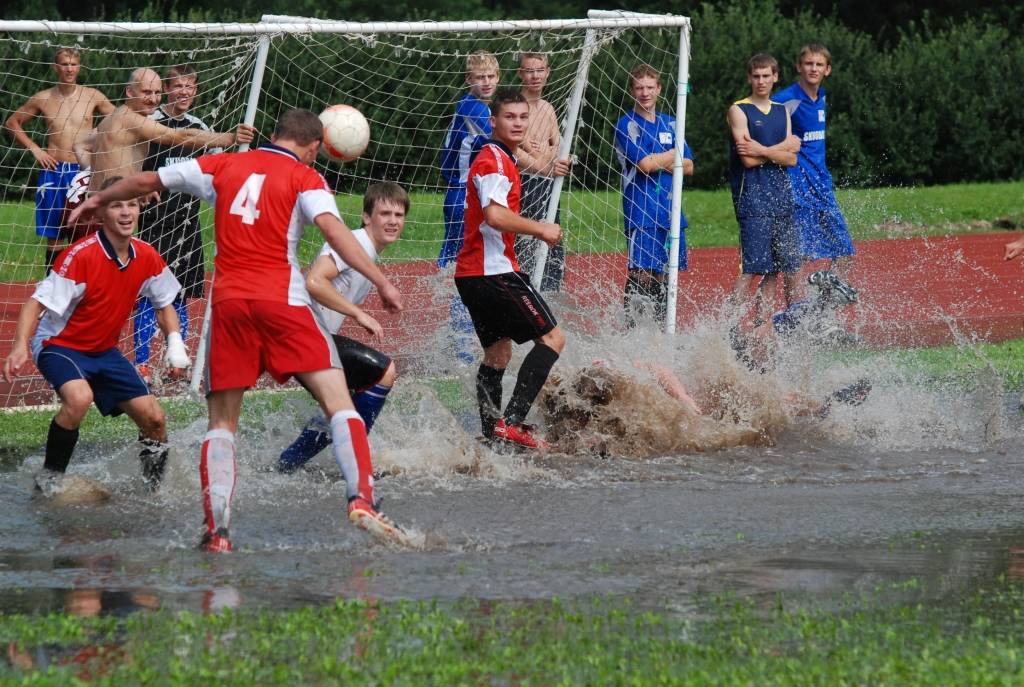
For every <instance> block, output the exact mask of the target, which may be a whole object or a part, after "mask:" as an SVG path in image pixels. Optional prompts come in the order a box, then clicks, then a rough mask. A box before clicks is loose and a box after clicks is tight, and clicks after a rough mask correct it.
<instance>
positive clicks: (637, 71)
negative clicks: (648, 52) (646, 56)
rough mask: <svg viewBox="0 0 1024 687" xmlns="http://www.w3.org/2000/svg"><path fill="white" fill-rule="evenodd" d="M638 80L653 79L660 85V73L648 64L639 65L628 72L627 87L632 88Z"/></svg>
mask: <svg viewBox="0 0 1024 687" xmlns="http://www.w3.org/2000/svg"><path fill="white" fill-rule="evenodd" d="M640 79H654V82H655V83H657V84H659V85H660V84H661V72H659V71H658V70H657V69H655V68H654V67H652V66H651V65H649V64H646V63H641V64H638V65H637V66H635V67H633V68H632V69H630V70H629V87H630V88H633V86H634V85H635V84H636V82H637V81H639V80H640Z"/></svg>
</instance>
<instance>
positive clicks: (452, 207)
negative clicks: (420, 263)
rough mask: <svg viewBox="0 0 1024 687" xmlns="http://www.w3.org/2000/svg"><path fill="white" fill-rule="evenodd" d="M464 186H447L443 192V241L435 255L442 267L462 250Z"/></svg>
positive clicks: (464, 213) (464, 211)
mask: <svg viewBox="0 0 1024 687" xmlns="http://www.w3.org/2000/svg"><path fill="white" fill-rule="evenodd" d="M465 218H466V187H465V186H449V187H448V191H447V192H446V193H445V194H444V242H443V243H442V244H441V253H440V254H439V255H438V256H437V266H438V267H441V268H444V267H447V266H448V265H450V264H452V263H453V262H455V258H456V257H457V256H458V254H459V251H460V250H462V235H463V233H464V232H465V226H464V223H465Z"/></svg>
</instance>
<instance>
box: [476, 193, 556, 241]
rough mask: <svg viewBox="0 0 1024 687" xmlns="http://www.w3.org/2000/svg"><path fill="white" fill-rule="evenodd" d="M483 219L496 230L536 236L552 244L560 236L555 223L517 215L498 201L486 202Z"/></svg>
mask: <svg viewBox="0 0 1024 687" xmlns="http://www.w3.org/2000/svg"><path fill="white" fill-rule="evenodd" d="M484 220H485V221H486V222H487V224H489V225H490V226H492V227H494V228H495V229H497V230H498V231H507V232H511V233H513V234H526V235H528V236H536V237H537V238H539V239H540V240H542V241H544V242H546V243H548V244H551V245H552V246H553V245H555V244H556V243H558V242H559V241H560V240H561V238H562V228H561V227H560V226H558V225H557V224H548V223H547V222H537V221H535V220H532V219H527V218H526V217H522V216H520V215H517V214H516V213H514V212H512V211H511V210H509V209H508V208H507V207H505V206H504V205H501V204H500V203H488V204H487V207H485V208H484Z"/></svg>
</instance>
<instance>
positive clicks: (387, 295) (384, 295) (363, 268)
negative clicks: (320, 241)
mask: <svg viewBox="0 0 1024 687" xmlns="http://www.w3.org/2000/svg"><path fill="white" fill-rule="evenodd" d="M313 223H314V224H316V226H317V227H318V228H319V229H320V233H322V234H323V235H324V240H326V241H327V243H328V245H330V247H331V248H333V249H334V250H336V251H338V255H340V256H341V259H342V260H344V261H345V262H346V263H347V264H348V265H350V266H351V267H352V269H354V270H355V271H356V272H358V273H359V274H361V275H363V276H364V277H366V278H367V279H369V280H370V283H372V284H373V285H374V286H376V287H377V293H379V294H380V299H381V301H382V302H383V304H384V307H385V308H386V309H387V310H390V311H392V312H401V311H402V294H400V293H399V292H398V289H396V288H395V287H394V285H393V284H392V283H391V282H390V281H388V278H387V277H385V276H384V273H383V272H381V271H380V268H379V267H377V265H376V263H374V262H373V260H371V259H370V256H369V255H367V254H366V251H365V250H363V247H362V246H360V245H359V241H357V240H356V237H354V236H352V232H351V231H350V230H349V228H348V227H346V226H345V223H344V222H342V221H341V220H340V219H338V218H337V217H335V216H334V215H332V214H331V213H329V212H321V213H320V214H319V215H317V216H316V218H315V219H314V220H313Z"/></svg>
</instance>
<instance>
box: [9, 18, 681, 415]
mask: <svg viewBox="0 0 1024 687" xmlns="http://www.w3.org/2000/svg"><path fill="white" fill-rule="evenodd" d="M0 28H2V29H3V30H4V31H5V32H4V33H0V56H2V64H0V69H3V73H4V78H3V85H2V87H0V88H2V89H3V103H4V108H3V109H4V115H3V116H4V118H5V119H6V118H7V117H8V116H9V115H10V114H11V113H12V112H14V111H15V110H16V109H17V108H18V107H19V106H21V105H23V104H24V103H25V102H26V101H27V100H28V99H29V98H30V97H31V96H32V95H33V94H35V93H38V92H40V91H44V90H45V89H48V88H50V87H51V86H53V84H54V82H55V77H56V73H55V69H54V61H55V52H56V51H57V50H58V49H59V48H61V47H65V46H68V47H74V48H75V49H76V50H77V51H78V54H79V55H80V60H81V65H82V68H81V72H80V74H79V77H78V83H79V84H81V85H83V86H88V87H90V88H95V89H97V90H98V91H100V92H101V93H103V94H104V95H105V96H106V97H107V98H109V99H110V101H111V102H112V103H113V104H114V105H120V104H122V103H123V102H124V98H125V84H126V81H127V80H128V77H129V74H130V72H131V71H132V70H133V69H136V68H139V67H150V68H152V69H154V70H155V71H157V72H158V73H160V74H161V75H164V74H166V73H167V70H168V68H170V67H172V66H175V65H191V66H192V67H193V68H194V69H195V71H196V74H197V78H198V93H197V96H196V99H195V102H194V104H193V106H192V108H191V109H190V110H189V114H191V115H194V116H196V117H198V118H200V119H202V120H203V121H204V122H205V123H206V124H207V125H208V126H209V127H210V128H212V129H214V130H217V131H230V130H231V129H232V128H234V126H235V125H237V124H238V123H239V122H241V121H243V120H251V121H252V123H253V124H254V125H255V127H256V129H257V130H258V132H259V136H258V138H257V140H256V142H255V144H257V145H258V144H259V143H262V142H266V141H268V140H269V136H270V133H271V132H272V130H273V125H274V122H275V120H276V118H277V117H278V116H279V115H280V114H281V113H283V112H284V111H285V110H287V109H289V108H293V107H304V108H308V109H311V110H313V111H315V112H319V111H321V110H322V109H324V108H325V107H326V106H328V105H332V104H336V103H347V104H349V105H353V106H355V107H356V108H358V109H359V110H360V111H362V112H363V114H364V115H365V116H366V117H367V119H368V120H369V123H370V128H371V143H370V146H369V148H368V149H367V151H366V153H365V154H364V155H363V157H362V158H360V159H359V160H357V161H355V162H351V163H344V164H342V163H339V162H335V161H332V160H328V159H326V158H324V159H321V160H318V161H317V162H316V167H317V169H318V170H319V171H320V172H322V173H323V174H324V176H325V177H326V179H327V180H328V182H329V184H330V185H331V186H332V187H333V188H334V189H335V191H336V192H337V199H338V205H339V208H340V211H341V215H342V217H343V218H344V220H345V221H346V223H347V224H348V225H349V226H350V227H352V228H356V227H358V226H359V225H360V222H361V200H362V194H363V192H364V191H365V190H366V188H367V186H368V185H370V184H372V183H374V182H378V181H384V180H388V181H395V182H397V183H399V184H401V185H402V186H403V187H405V188H406V189H407V190H408V191H409V193H410V196H411V202H412V206H411V209H410V212H409V216H408V220H407V222H406V226H405V231H404V234H403V236H402V238H401V240H400V241H399V242H398V243H397V244H394V245H393V246H391V247H389V248H388V249H387V251H386V252H384V253H383V255H382V257H381V262H382V265H383V267H384V271H385V273H386V274H387V275H388V276H389V277H390V278H391V279H392V280H393V281H394V282H395V284H396V286H398V288H399V289H400V290H401V291H402V293H403V296H404V298H405V304H406V311H405V312H404V313H402V314H401V315H398V316H391V315H388V314H386V313H384V312H383V311H382V310H381V309H380V307H379V301H377V300H376V297H375V296H371V298H370V299H369V300H368V301H367V303H366V306H365V308H366V309H367V310H368V312H369V313H370V314H371V315H373V316H375V317H377V318H378V319H379V320H380V321H381V323H382V324H383V326H384V331H385V333H384V337H383V342H380V343H377V344H375V345H378V346H379V347H380V348H382V349H383V350H385V352H387V353H388V354H390V355H392V356H394V357H396V358H397V359H399V360H400V361H404V363H405V364H406V365H407V369H410V370H422V371H423V372H424V373H436V372H438V371H443V370H446V369H450V366H451V365H453V364H455V361H457V357H456V355H457V353H458V351H456V350H455V349H456V348H457V346H456V345H455V344H456V342H457V339H458V333H457V332H455V331H453V325H452V323H451V309H452V306H451V299H452V297H453V296H454V295H455V289H454V282H453V279H452V267H447V268H444V269H439V268H438V266H437V258H438V253H439V249H440V247H441V243H442V239H443V237H444V219H443V209H442V205H443V199H444V194H445V190H446V186H447V184H446V182H445V180H444V179H443V178H442V176H441V172H440V169H439V158H440V154H441V149H442V146H443V144H444V139H445V136H446V132H447V130H448V128H449V125H450V124H451V122H452V118H453V114H454V112H455V107H456V104H457V102H458V101H459V99H460V98H461V97H462V96H463V95H464V94H465V93H466V92H467V84H466V61H467V56H468V55H470V53H473V52H477V51H486V52H489V53H491V54H493V55H494V57H495V58H496V59H497V62H498V65H499V67H500V85H502V86H515V87H518V86H520V85H521V80H520V76H519V74H518V72H517V70H518V67H519V64H520V57H521V55H522V54H523V53H526V52H530V53H533V52H537V53H543V55H544V56H545V57H546V59H547V63H548V65H549V67H550V76H549V77H548V79H547V83H546V85H545V88H544V91H543V96H544V98H545V99H546V100H547V101H548V102H550V103H551V105H552V106H553V108H554V110H555V112H556V115H557V118H558V124H559V129H560V130H561V131H563V132H567V133H569V134H570V135H569V137H568V138H567V139H566V140H567V141H568V143H567V145H566V148H568V152H569V153H570V154H571V155H572V156H573V158H574V161H575V164H574V165H573V167H572V170H571V172H570V174H569V175H568V176H566V177H564V179H563V180H562V182H561V184H560V186H561V188H560V189H558V191H559V193H558V195H557V198H558V202H557V210H558V213H559V221H560V223H561V224H562V227H563V232H564V237H565V238H564V249H565V258H564V273H563V274H562V275H561V276H560V278H558V280H557V284H553V283H551V281H550V280H549V281H548V283H547V284H546V285H545V286H547V287H549V288H554V287H557V292H551V293H546V295H547V296H548V298H549V300H550V301H551V303H552V304H553V305H554V307H555V311H556V315H557V316H558V317H559V319H560V320H561V321H563V322H565V323H566V324H567V326H569V327H570V328H577V329H578V330H579V331H581V332H587V331H593V330H595V329H597V328H599V327H607V326H613V327H615V326H621V320H622V317H623V314H622V289H623V282H624V280H625V272H626V257H625V249H626V242H625V236H624V233H623V217H622V196H621V185H622V184H621V168H620V166H619V162H618V159H617V157H616V152H615V147H614V146H615V133H614V132H615V125H616V121H617V120H618V118H619V117H621V116H622V114H623V113H625V112H626V111H628V110H630V109H631V108H632V106H633V100H632V97H631V95H630V93H629V89H628V83H629V72H630V70H631V69H632V68H633V67H635V66H636V65H638V64H640V63H647V64H650V65H652V66H653V67H654V68H655V69H656V70H657V71H659V72H660V74H661V84H662V94H661V99H660V101H659V105H658V107H659V110H661V111H664V112H667V113H669V114H672V115H676V114H677V113H676V108H677V105H678V101H679V99H678V98H677V93H678V89H677V80H678V74H679V72H680V70H679V64H680V59H681V56H682V55H683V53H684V50H682V49H681V39H682V36H683V35H686V36H688V24H687V20H686V19H685V18H682V17H650V16H632V17H630V16H620V17H617V18H607V17H605V18H595V19H588V20H572V21H569V20H566V21H561V20H557V21H529V22H525V21H524V22H494V23H485V22H462V23H407V24H394V23H391V24H369V25H361V24H351V23H333V22H317V21H313V20H305V19H303V20H298V19H293V18H277V17H273V18H272V17H267V18H264V22H261V23H260V24H248V25H247V24H233V25H132V24H109V25H98V24H44V23H42V22H0ZM574 96H575V97H574ZM165 109H166V108H165ZM679 114H681V113H679ZM95 121H96V122H98V121H99V117H98V116H97V118H96V120H95ZM567 128H568V129H571V131H567ZM25 130H26V133H27V134H28V136H30V137H31V138H32V140H33V141H35V142H36V143H37V144H40V145H42V146H44V147H45V142H46V138H45V136H46V124H45V122H44V118H43V117H42V116H39V117H36V118H34V119H33V120H32V121H31V122H29V123H28V124H27V125H26V126H25ZM83 133H85V132H83ZM5 134H7V135H5V136H4V137H3V138H2V140H0V355H4V356H6V355H7V353H8V352H9V351H10V349H11V345H12V343H13V339H14V332H15V326H16V321H17V315H18V311H19V309H20V307H21V304H22V303H23V302H24V301H25V299H26V298H27V297H29V295H30V294H31V293H32V290H33V287H34V284H35V282H36V281H38V280H39V279H41V278H42V277H43V275H44V273H45V248H46V242H45V239H44V238H42V237H40V236H37V231H36V228H37V227H36V225H37V221H36V207H35V206H36V203H35V200H36V198H35V197H36V195H37V192H38V191H39V188H40V165H39V163H38V162H37V160H36V158H35V156H34V155H33V153H32V152H31V151H29V150H27V149H26V148H25V147H23V146H22V145H20V144H19V143H17V142H16V141H15V140H14V138H13V137H12V136H11V134H10V132H9V131H8V132H5ZM141 145H146V146H148V145H149V144H148V143H143V144H141ZM551 209H554V205H553V204H552V206H551ZM160 210H161V208H160V206H159V205H158V206H157V207H155V208H152V211H154V212H159V211H160ZM199 218H200V225H201V229H200V230H201V242H202V246H203V253H204V260H205V271H206V273H207V274H206V277H207V288H206V290H202V289H200V290H201V292H202V293H203V295H205V293H207V292H208V285H209V284H208V282H209V277H210V276H211V275H210V274H209V273H210V272H211V271H212V269H213V227H212V224H213V222H212V211H211V209H210V208H209V207H207V206H205V205H202V206H201V207H200V209H199ZM321 244H322V239H321V238H320V236H319V235H318V233H317V232H316V230H315V229H307V231H306V236H305V238H304V239H303V241H302V243H301V245H300V250H299V261H300V264H301V265H302V266H303V267H305V266H307V265H308V264H309V263H310V262H311V261H312V260H313V258H314V257H315V256H316V254H317V252H318V250H319V248H320V246H321ZM551 257H552V258H554V257H555V256H554V255H552V256H551ZM172 268H173V266H172ZM538 276H539V272H538ZM549 276H550V275H549ZM253 278H254V279H259V275H256V274H254V275H253ZM184 308H185V312H186V313H187V315H188V319H189V327H188V332H187V336H186V343H187V344H188V345H189V349H190V351H191V352H194V351H195V349H196V347H197V344H198V341H199V338H200V331H201V321H202V319H203V313H204V309H205V301H204V299H203V298H202V297H197V298H190V299H186V301H185V303H184ZM137 319H138V318H137V317H136V316H135V315H133V321H131V322H129V323H128V325H127V326H126V327H125V329H124V330H123V332H122V335H121V342H120V345H121V347H122V349H123V350H124V351H125V353H126V355H127V356H128V358H129V360H141V359H142V357H143V356H142V353H144V351H140V350H138V345H137V344H138V342H139V339H140V335H139V333H138V332H136V331H135V330H136V329H139V328H140V327H139V326H137V325H138V324H139V323H137V322H136V320H137ZM669 319H670V320H672V321H674V317H670V318H669ZM456 328H457V327H456ZM344 333H346V334H347V335H350V336H353V337H354V338H364V333H363V332H361V331H359V330H358V328H357V327H356V326H355V325H354V323H352V322H348V323H346V328H345V331H344ZM143 334H145V332H144V331H143ZM473 345H475V341H474V343H473ZM150 349H151V350H150V351H149V354H150V355H149V359H150V361H151V362H152V363H159V362H160V359H161V356H162V336H160V335H159V334H158V335H157V336H156V337H155V339H153V341H152V345H151V346H150ZM474 352H475V353H477V354H478V351H471V353H474ZM157 388H158V393H159V389H160V388H161V387H157ZM162 388H164V389H165V390H171V389H174V390H177V391H180V386H178V387H177V388H175V387H174V385H164V387H162ZM52 398H53V396H52V391H51V390H49V388H48V387H47V385H46V383H45V381H43V380H42V378H41V377H39V376H38V374H36V373H35V370H34V369H33V370H32V373H31V374H29V375H27V376H25V377H21V378H19V380H18V381H17V382H15V383H14V384H13V385H3V386H0V405H3V406H15V405H25V404H34V403H40V402H47V401H49V400H52Z"/></svg>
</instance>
